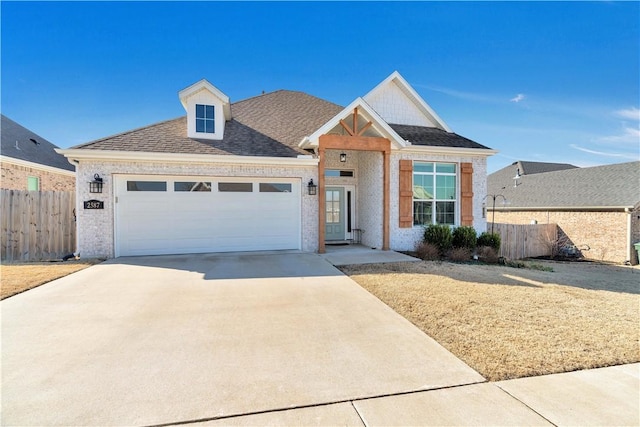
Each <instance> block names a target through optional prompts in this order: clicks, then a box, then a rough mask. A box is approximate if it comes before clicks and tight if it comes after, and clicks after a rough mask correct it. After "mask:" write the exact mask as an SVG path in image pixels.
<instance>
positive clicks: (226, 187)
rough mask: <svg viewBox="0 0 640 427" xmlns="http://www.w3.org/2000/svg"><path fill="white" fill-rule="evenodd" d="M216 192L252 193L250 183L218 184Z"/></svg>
mask: <svg viewBox="0 0 640 427" xmlns="http://www.w3.org/2000/svg"><path fill="white" fill-rule="evenodd" d="M218 191H223V192H225V191H227V192H235V193H251V192H252V191H253V184H252V183H250V182H219V183H218Z"/></svg>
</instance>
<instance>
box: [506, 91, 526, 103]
mask: <svg viewBox="0 0 640 427" xmlns="http://www.w3.org/2000/svg"><path fill="white" fill-rule="evenodd" d="M524 98H525V95H524V93H519V94H517V95H516V96H514V97H513V98H511V99H510V100H509V101H511V102H515V103H516V104H517V103H518V102H520V101H523V100H524Z"/></svg>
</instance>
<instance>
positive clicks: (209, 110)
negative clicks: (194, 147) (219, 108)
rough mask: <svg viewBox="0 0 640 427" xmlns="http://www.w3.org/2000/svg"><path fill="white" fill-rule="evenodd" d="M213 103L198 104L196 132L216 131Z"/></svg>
mask: <svg viewBox="0 0 640 427" xmlns="http://www.w3.org/2000/svg"><path fill="white" fill-rule="evenodd" d="M215 129H216V126H215V116H214V106H213V105H203V104H196V132H201V133H215Z"/></svg>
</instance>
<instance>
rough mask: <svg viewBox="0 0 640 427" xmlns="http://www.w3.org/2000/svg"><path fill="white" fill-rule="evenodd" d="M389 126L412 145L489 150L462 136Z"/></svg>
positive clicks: (433, 129)
mask: <svg viewBox="0 0 640 427" xmlns="http://www.w3.org/2000/svg"><path fill="white" fill-rule="evenodd" d="M389 126H391V128H392V129H393V130H395V131H396V133H397V134H398V135H400V136H401V137H402V138H403V139H405V140H407V141H409V142H411V144H413V145H426V146H432V147H455V148H480V149H489V147H485V146H484V145H482V144H478V143H477V142H475V141H472V140H470V139H468V138H465V137H464V136H460V135H458V134H456V133H453V132H447V131H445V130H442V129H438V128H432V127H426V126H413V125H398V124H389Z"/></svg>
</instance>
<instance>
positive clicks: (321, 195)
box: [318, 137, 327, 254]
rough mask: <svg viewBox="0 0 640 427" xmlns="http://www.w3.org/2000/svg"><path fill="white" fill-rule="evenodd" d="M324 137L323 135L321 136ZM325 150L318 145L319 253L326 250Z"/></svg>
mask: <svg viewBox="0 0 640 427" xmlns="http://www.w3.org/2000/svg"><path fill="white" fill-rule="evenodd" d="M321 138H322V137H321ZM325 153H326V152H325V150H324V148H323V147H322V144H320V146H319V147H318V253H319V254H323V253H324V252H325V246H324V233H325V221H326V212H325V209H326V206H325V205H326V197H327V193H326V192H325V189H324V186H325V183H324V181H325V179H324V168H325Z"/></svg>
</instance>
